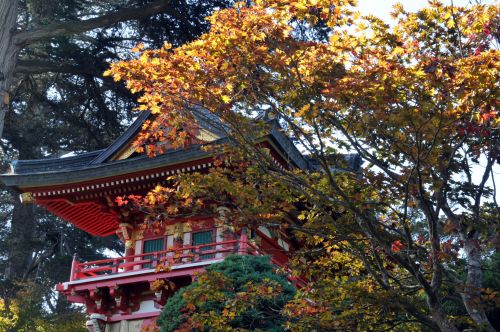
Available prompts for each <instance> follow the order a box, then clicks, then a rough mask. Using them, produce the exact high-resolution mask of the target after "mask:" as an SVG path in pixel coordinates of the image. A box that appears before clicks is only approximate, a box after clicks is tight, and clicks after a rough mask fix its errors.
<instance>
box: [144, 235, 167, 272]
mask: <svg viewBox="0 0 500 332" xmlns="http://www.w3.org/2000/svg"><path fill="white" fill-rule="evenodd" d="M163 249H164V239H163V238H160V239H154V240H146V241H144V248H143V251H142V252H143V253H144V254H147V253H149V252H156V251H162V250H163ZM151 258H153V255H147V256H144V259H151ZM152 266H153V264H151V263H148V264H144V265H143V266H142V267H143V268H145V269H147V268H151V267H152Z"/></svg>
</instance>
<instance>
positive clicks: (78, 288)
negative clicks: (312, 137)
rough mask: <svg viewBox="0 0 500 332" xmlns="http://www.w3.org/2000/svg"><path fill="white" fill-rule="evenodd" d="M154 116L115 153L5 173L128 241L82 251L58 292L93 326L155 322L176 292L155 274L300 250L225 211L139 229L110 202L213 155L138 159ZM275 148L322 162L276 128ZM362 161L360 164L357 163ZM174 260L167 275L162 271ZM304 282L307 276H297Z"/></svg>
mask: <svg viewBox="0 0 500 332" xmlns="http://www.w3.org/2000/svg"><path fill="white" fill-rule="evenodd" d="M148 116H149V114H148V113H142V114H141V115H140V116H139V117H138V119H137V120H136V121H135V122H134V123H133V124H132V125H131V127H129V129H128V130H127V131H126V132H125V133H124V134H123V135H122V136H121V137H120V138H118V139H117V140H116V141H115V142H114V143H113V144H112V145H111V146H109V147H108V148H107V149H104V150H100V151H95V152H90V153H83V154H80V155H77V156H72V157H66V158H53V159H39V160H19V161H15V162H13V163H12V165H11V171H10V172H9V173H8V174H3V175H1V176H0V180H1V181H3V182H4V183H5V184H6V185H7V186H10V187H12V188H13V189H15V190H17V191H18V192H19V193H20V195H21V199H22V200H23V201H24V202H29V203H35V204H37V205H39V206H42V207H44V208H46V209H47V210H48V211H50V212H51V213H53V214H54V215H56V216H58V217H60V218H61V219H63V220H65V221H66V222H69V223H72V224H73V225H74V226H76V227H78V228H80V229H82V230H84V231H86V232H88V233H89V234H91V235H93V236H103V237H104V236H109V235H114V234H116V235H117V236H118V237H119V238H120V239H121V240H122V241H123V242H124V244H125V252H124V255H123V257H119V258H110V259H105V260H100V261H93V262H81V261H79V260H78V258H77V257H76V256H75V258H74V260H73V263H72V268H71V274H70V275H69V276H68V279H69V280H68V281H67V282H64V283H62V284H58V285H57V287H56V289H57V291H59V292H62V293H63V294H64V295H65V296H67V298H68V300H69V301H70V302H74V303H81V304H84V305H85V308H86V311H87V313H88V315H89V318H90V319H89V320H88V321H87V327H88V329H89V331H95V332H100V331H103V332H104V331H110V332H125V331H127V332H132V331H140V330H141V328H144V327H146V326H148V325H151V324H154V321H155V319H156V317H157V316H158V315H159V313H160V311H161V309H162V306H163V305H164V304H165V302H166V300H167V298H168V297H169V296H170V295H171V293H172V292H171V291H170V292H169V291H167V290H161V291H157V292H154V291H152V290H151V285H152V284H153V283H154V282H155V281H156V280H169V281H170V282H173V283H175V285H176V288H177V289H178V288H179V287H182V286H185V285H188V284H190V283H191V282H192V280H193V278H194V276H195V275H196V274H198V273H200V272H202V271H203V270H204V268H205V267H206V266H207V265H209V264H213V263H215V262H220V261H221V260H223V259H224V257H225V256H227V255H229V254H252V255H269V256H270V257H271V260H272V262H273V263H275V264H276V265H284V264H285V263H286V261H287V257H288V255H289V253H290V252H291V251H293V250H294V248H295V247H296V243H294V242H293V239H291V238H290V237H288V236H287V235H286V234H284V233H281V232H273V231H271V230H269V229H267V228H265V227H259V228H257V229H251V230H248V231H247V230H246V229H245V228H242V229H240V230H239V229H234V228H232V227H231V226H229V225H228V224H227V223H226V224H225V223H224V220H223V219H224V207H221V208H220V211H219V214H217V215H214V216H212V217H206V216H205V217H201V216H200V217H194V218H189V220H175V221H173V222H171V223H168V224H166V225H163V226H162V227H163V228H162V229H161V232H160V233H157V232H156V233H153V232H151V231H144V229H143V228H141V227H139V225H141V224H142V223H143V221H144V217H143V216H141V215H138V214H130V215H124V214H121V213H120V212H119V211H118V210H116V209H114V208H113V207H112V204H110V202H113V201H114V198H115V197H117V196H120V195H128V194H139V195H140V194H145V193H146V192H147V191H148V190H150V189H152V188H154V187H155V186H156V185H158V184H163V185H167V180H166V179H167V177H168V176H170V175H173V174H177V173H181V172H182V173H184V172H206V171H208V170H209V169H210V168H211V167H213V156H212V155H211V154H210V153H209V152H207V151H205V150H203V149H201V145H193V146H191V147H190V148H188V149H179V150H170V151H167V152H166V153H164V154H162V155H159V156H157V157H154V158H148V157H147V156H144V155H138V154H137V153H135V150H134V149H133V148H132V142H133V141H134V138H135V137H136V135H137V134H138V132H139V131H140V129H141V126H142V124H143V122H144V121H145V120H146V119H147V118H148ZM200 128H201V129H200V134H199V135H200V141H202V142H205V144H216V143H222V142H229V141H228V138H227V137H224V135H223V134H222V133H221V132H220V131H217V130H215V129H214V128H213V127H211V126H209V125H205V126H203V125H201V124H200ZM257 143H258V144H260V145H262V146H265V147H266V148H268V149H269V151H270V153H271V156H272V158H273V159H274V161H275V162H276V164H278V165H279V166H280V167H283V168H290V167H298V168H302V169H310V168H312V167H314V165H313V164H312V163H311V161H310V160H308V159H307V158H305V157H304V156H303V155H302V154H301V153H300V152H299V151H298V150H297V149H296V147H295V146H294V145H293V143H292V142H291V141H290V140H289V139H288V138H287V137H286V136H285V135H284V134H283V133H281V131H280V130H279V126H278V125H275V126H274V127H273V129H272V130H270V132H269V134H268V135H266V136H264V137H261V138H259V139H258V140H256V144H257ZM356 162H359V161H356ZM159 264H168V265H169V266H170V267H171V268H170V269H169V270H168V271H160V272H158V271H155V268H156V267H157V266H158V265H159ZM294 282H298V281H296V280H295V281H294Z"/></svg>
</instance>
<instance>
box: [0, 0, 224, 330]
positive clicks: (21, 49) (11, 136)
mask: <svg viewBox="0 0 500 332" xmlns="http://www.w3.org/2000/svg"><path fill="white" fill-rule="evenodd" d="M230 3H232V1H227V0H226V1H222V0H221V1H202V0H200V1H186V0H171V1H169V0H165V1H150V0H132V1H128V0H127V1H125V0H123V1H122V0H118V1H93V0H90V1H86V0H85V1H80V0H77V1H75V0H61V1H59V0H19V1H10V0H8V1H3V0H0V87H1V88H0V95H1V96H2V97H1V98H0V104H1V105H2V106H1V107H0V118H1V119H2V121H0V128H2V129H3V131H2V129H0V132H2V133H3V134H2V135H1V138H2V140H0V149H1V152H0V153H1V155H0V165H1V166H0V168H1V171H2V173H4V172H7V171H8V163H9V161H11V160H16V159H37V158H44V157H47V156H49V155H51V156H60V155H63V154H65V153H68V152H82V151H93V150H97V149H102V148H105V147H107V146H109V144H111V142H113V140H114V139H115V138H116V137H118V136H119V135H120V134H121V133H122V132H123V130H124V129H125V127H126V125H127V124H128V123H130V121H131V119H132V117H133V116H134V115H133V114H131V113H132V112H131V109H132V108H133V107H135V106H136V102H135V97H134V95H133V94H132V93H130V91H128V90H127V89H125V88H124V87H123V86H122V85H115V84H113V82H112V80H111V79H106V78H103V76H102V73H103V71H104V70H105V68H106V67H107V64H108V63H109V62H110V61H117V60H119V59H124V58H126V57H127V56H128V53H126V52H123V50H128V49H129V48H130V47H131V46H132V45H134V44H136V43H138V42H140V41H142V42H145V43H147V44H148V45H151V46H153V47H160V46H161V45H162V43H163V42H164V41H169V42H171V43H172V44H174V45H181V44H183V43H185V42H188V41H192V40H193V39H195V38H196V37H197V36H198V35H200V34H201V33H202V32H204V31H206V29H207V28H208V23H207V22H206V21H205V20H204V19H203V18H204V17H205V16H206V15H208V14H210V13H211V12H212V11H213V10H214V8H224V7H227V6H228V4H230ZM25 38H26V39H25ZM23 40H24V41H23ZM7 108H8V109H9V111H8V112H6V113H5V110H6V109H7ZM4 115H5V118H4V117H3V116H4ZM3 120H5V126H4V125H3ZM0 234H1V240H0V297H1V298H3V299H5V301H6V303H7V307H9V305H8V304H9V299H15V298H17V297H18V296H17V294H18V293H20V292H22V290H23V289H25V288H30V287H31V288H33V287H34V286H33V285H35V286H36V287H39V288H40V289H39V291H37V292H30V293H24V294H25V295H26V294H28V295H29V296H31V298H30V301H31V303H32V304H33V306H36V308H37V310H32V311H29V310H25V311H24V312H21V313H20V315H21V316H23V317H25V318H26V319H21V320H20V323H19V324H20V325H18V326H17V327H15V328H14V330H16V329H20V327H19V326H21V325H23V326H27V329H28V330H29V329H30V326H33V325H41V324H42V323H41V322H42V321H44V322H46V323H47V324H50V323H51V322H52V321H54V320H56V319H57V318H56V317H64V316H65V315H66V314H68V313H72V311H73V309H72V308H71V307H70V304H69V303H68V302H67V301H66V300H65V299H64V297H63V296H61V297H59V296H57V294H56V293H55V292H54V289H53V286H54V284H55V283H57V282H62V281H66V280H67V276H68V275H69V268H70V264H71V257H72V256H73V254H74V253H76V252H78V253H79V255H80V256H81V259H84V260H95V259H100V258H104V257H105V255H104V252H105V249H109V250H112V251H116V252H121V251H122V250H123V249H122V245H121V244H120V243H119V240H118V239H116V237H114V238H106V239H101V238H95V237H91V236H89V235H88V234H85V233H84V232H82V231H80V230H78V229H76V228H74V227H72V226H71V225H68V224H66V223H63V222H61V220H59V219H57V218H55V217H54V216H51V215H50V214H48V213H47V212H46V211H43V210H42V209H39V208H36V207H34V206H33V205H32V204H22V203H21V202H20V200H19V199H18V194H17V193H13V192H9V191H8V190H7V189H6V188H4V187H3V186H2V187H0ZM20 243H22V245H19V244H20ZM32 286H33V287H32ZM22 309H27V306H23V307H22ZM38 309H40V310H38ZM80 318H81V317H80ZM30 319H31V321H30ZM54 330H56V328H54Z"/></svg>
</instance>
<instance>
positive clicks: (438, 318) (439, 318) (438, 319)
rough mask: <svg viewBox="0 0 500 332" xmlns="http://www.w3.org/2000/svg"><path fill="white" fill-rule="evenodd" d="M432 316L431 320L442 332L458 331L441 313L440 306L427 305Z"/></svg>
mask: <svg viewBox="0 0 500 332" xmlns="http://www.w3.org/2000/svg"><path fill="white" fill-rule="evenodd" d="M429 307H430V310H431V315H432V320H433V321H434V323H436V325H437V326H438V327H439V330H440V331H442V332H458V329H457V328H456V326H455V325H453V324H452V323H451V322H450V321H449V320H448V318H447V317H446V315H445V314H444V313H443V311H442V309H441V306H439V305H429Z"/></svg>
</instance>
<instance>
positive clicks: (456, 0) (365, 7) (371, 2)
mask: <svg viewBox="0 0 500 332" xmlns="http://www.w3.org/2000/svg"><path fill="white" fill-rule="evenodd" d="M397 2H400V3H401V4H403V7H404V8H405V10H407V11H416V10H418V9H420V8H422V7H425V6H426V5H427V3H428V2H427V0H399V1H397V0H358V9H359V11H361V13H362V14H372V15H375V16H377V17H380V18H382V19H383V20H384V21H390V20H392V19H391V15H390V12H391V11H392V6H393V5H394V4H395V3H397ZM441 2H442V3H443V4H445V5H450V4H451V2H452V0H441ZM473 3H476V0H453V5H455V6H467V5H470V4H473ZM481 3H484V4H493V3H497V4H498V3H499V1H498V0H482V1H481ZM485 164H486V160H485V158H484V157H481V158H480V159H479V165H476V166H474V167H473V168H472V178H473V182H474V183H476V184H477V183H479V182H480V181H481V176H482V173H483V172H481V171H482V170H484V165H485ZM493 173H494V176H495V183H496V185H497V194H496V198H497V201H498V202H500V188H499V187H500V166H499V165H498V164H495V166H494V167H493ZM487 185H489V186H490V187H491V186H492V181H491V178H490V181H488V182H487Z"/></svg>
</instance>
